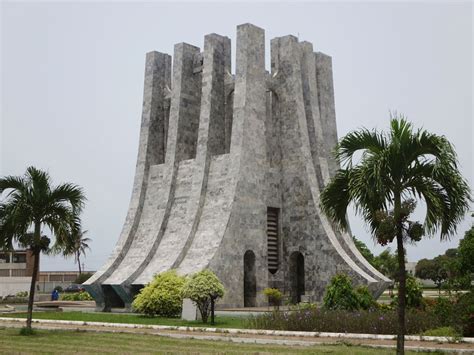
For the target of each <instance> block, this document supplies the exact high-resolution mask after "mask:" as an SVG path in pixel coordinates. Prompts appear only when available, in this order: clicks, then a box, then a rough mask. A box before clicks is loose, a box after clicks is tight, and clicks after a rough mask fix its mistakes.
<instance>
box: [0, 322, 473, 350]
mask: <svg viewBox="0 0 474 355" xmlns="http://www.w3.org/2000/svg"><path fill="white" fill-rule="evenodd" d="M24 323H25V320H24V319H18V318H15V319H7V318H3V319H0V326H3V327H11V328H20V327H23V326H24ZM34 323H35V324H34V327H35V328H38V329H48V330H81V331H88V332H110V333H135V334H150V335H157V336H165V337H172V338H179V339H186V338H189V339H200V340H219V341H229V342H234V343H253V344H273V345H298V346H314V345H318V344H320V345H329V344H340V343H344V344H348V343H350V344H354V345H362V346H369V347H378V348H395V344H396V343H395V341H394V340H390V339H367V338H360V335H357V334H353V335H352V336H353V337H351V335H350V334H348V335H343V334H340V335H337V334H334V333H333V334H329V333H323V334H325V335H323V334H321V336H315V335H314V334H315V333H313V334H312V335H311V336H308V334H311V333H309V332H282V331H259V330H252V329H215V328H206V329H203V328H193V327H167V326H150V325H139V324H114V323H99V322H79V321H53V320H34ZM265 333H267V334H265ZM269 333H274V334H269ZM356 336H359V338H357V337H356ZM387 338H388V337H387ZM470 340H471V342H470V343H449V342H442V343H440V341H439V340H438V341H425V340H424V341H420V340H407V341H406V349H407V350H408V349H409V350H418V351H422V350H424V351H446V352H455V353H468V354H474V339H472V338H471V339H470Z"/></svg>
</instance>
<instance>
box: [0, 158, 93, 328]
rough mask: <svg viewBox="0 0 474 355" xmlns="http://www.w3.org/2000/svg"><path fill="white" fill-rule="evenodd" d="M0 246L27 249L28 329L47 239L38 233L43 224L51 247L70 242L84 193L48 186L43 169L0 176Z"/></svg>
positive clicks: (70, 187)
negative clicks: (29, 266)
mask: <svg viewBox="0 0 474 355" xmlns="http://www.w3.org/2000/svg"><path fill="white" fill-rule="evenodd" d="M4 193H5V195H4V196H3V199H2V200H1V202H0V249H13V244H14V243H18V244H19V245H21V246H23V247H26V248H29V249H31V251H32V253H33V258H34V259H33V260H34V266H33V276H32V277H31V286H30V293H29V299H28V315H27V320H26V329H27V331H26V333H31V320H32V312H33V300H34V295H35V285H36V279H37V276H38V271H39V259H40V254H41V252H47V251H49V250H50V249H49V245H50V239H49V238H48V237H46V236H44V235H42V227H44V226H45V227H47V228H48V229H49V230H50V231H51V233H52V235H54V236H55V238H56V240H55V243H54V245H53V249H55V250H64V249H67V248H69V247H70V246H71V244H72V243H73V240H72V238H71V235H73V234H74V233H75V232H77V231H78V230H79V229H80V217H79V215H80V212H81V210H82V207H83V205H84V201H85V196H84V194H83V192H82V189H81V188H80V187H78V186H76V185H73V184H70V183H65V184H61V185H58V186H52V184H51V178H50V176H49V174H48V173H47V172H44V171H41V170H39V169H36V168H34V167H29V168H28V169H27V170H26V174H25V175H24V176H6V177H3V178H0V197H1V196H2V195H3V194H4ZM30 230H33V232H32V233H28V232H29V231H30Z"/></svg>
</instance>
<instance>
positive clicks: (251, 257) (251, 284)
mask: <svg viewBox="0 0 474 355" xmlns="http://www.w3.org/2000/svg"><path fill="white" fill-rule="evenodd" d="M256 299H257V276H256V274H255V254H254V253H253V251H251V250H247V251H246V252H245V254H244V307H255V305H256Z"/></svg>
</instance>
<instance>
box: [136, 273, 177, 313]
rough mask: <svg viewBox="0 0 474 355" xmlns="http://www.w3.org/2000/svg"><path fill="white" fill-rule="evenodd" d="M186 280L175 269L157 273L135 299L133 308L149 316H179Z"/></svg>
mask: <svg viewBox="0 0 474 355" xmlns="http://www.w3.org/2000/svg"><path fill="white" fill-rule="evenodd" d="M184 282H185V278H184V277H183V276H179V275H178V274H177V273H176V271H175V270H170V271H165V272H162V273H161V274H158V275H155V277H154V279H153V280H152V281H151V282H150V283H149V284H148V285H146V286H145V287H143V288H142V289H141V291H140V293H139V294H138V295H137V296H136V297H135V299H134V300H133V303H132V307H133V309H134V310H136V311H137V312H139V313H144V314H146V315H149V316H154V315H159V316H163V317H177V316H179V315H180V314H181V310H182V307H183V297H182V291H183V286H184Z"/></svg>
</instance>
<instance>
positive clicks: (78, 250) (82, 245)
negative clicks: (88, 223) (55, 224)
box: [63, 230, 91, 275]
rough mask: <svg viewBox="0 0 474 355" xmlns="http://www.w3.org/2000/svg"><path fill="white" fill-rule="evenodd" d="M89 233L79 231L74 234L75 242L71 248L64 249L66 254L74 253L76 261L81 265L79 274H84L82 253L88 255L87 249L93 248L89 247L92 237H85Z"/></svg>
mask: <svg viewBox="0 0 474 355" xmlns="http://www.w3.org/2000/svg"><path fill="white" fill-rule="evenodd" d="M86 234H87V231H86V230H85V231H81V230H79V231H77V232H76V234H74V235H73V236H72V238H73V239H74V244H73V245H71V248H69V249H65V250H64V251H63V255H64V256H69V255H74V261H75V262H76V263H77V265H78V266H79V275H81V274H82V269H81V255H84V256H86V250H87V249H89V250H90V249H91V248H90V247H89V244H88V243H89V242H90V241H91V239H90V238H87V237H85V235H86Z"/></svg>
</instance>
